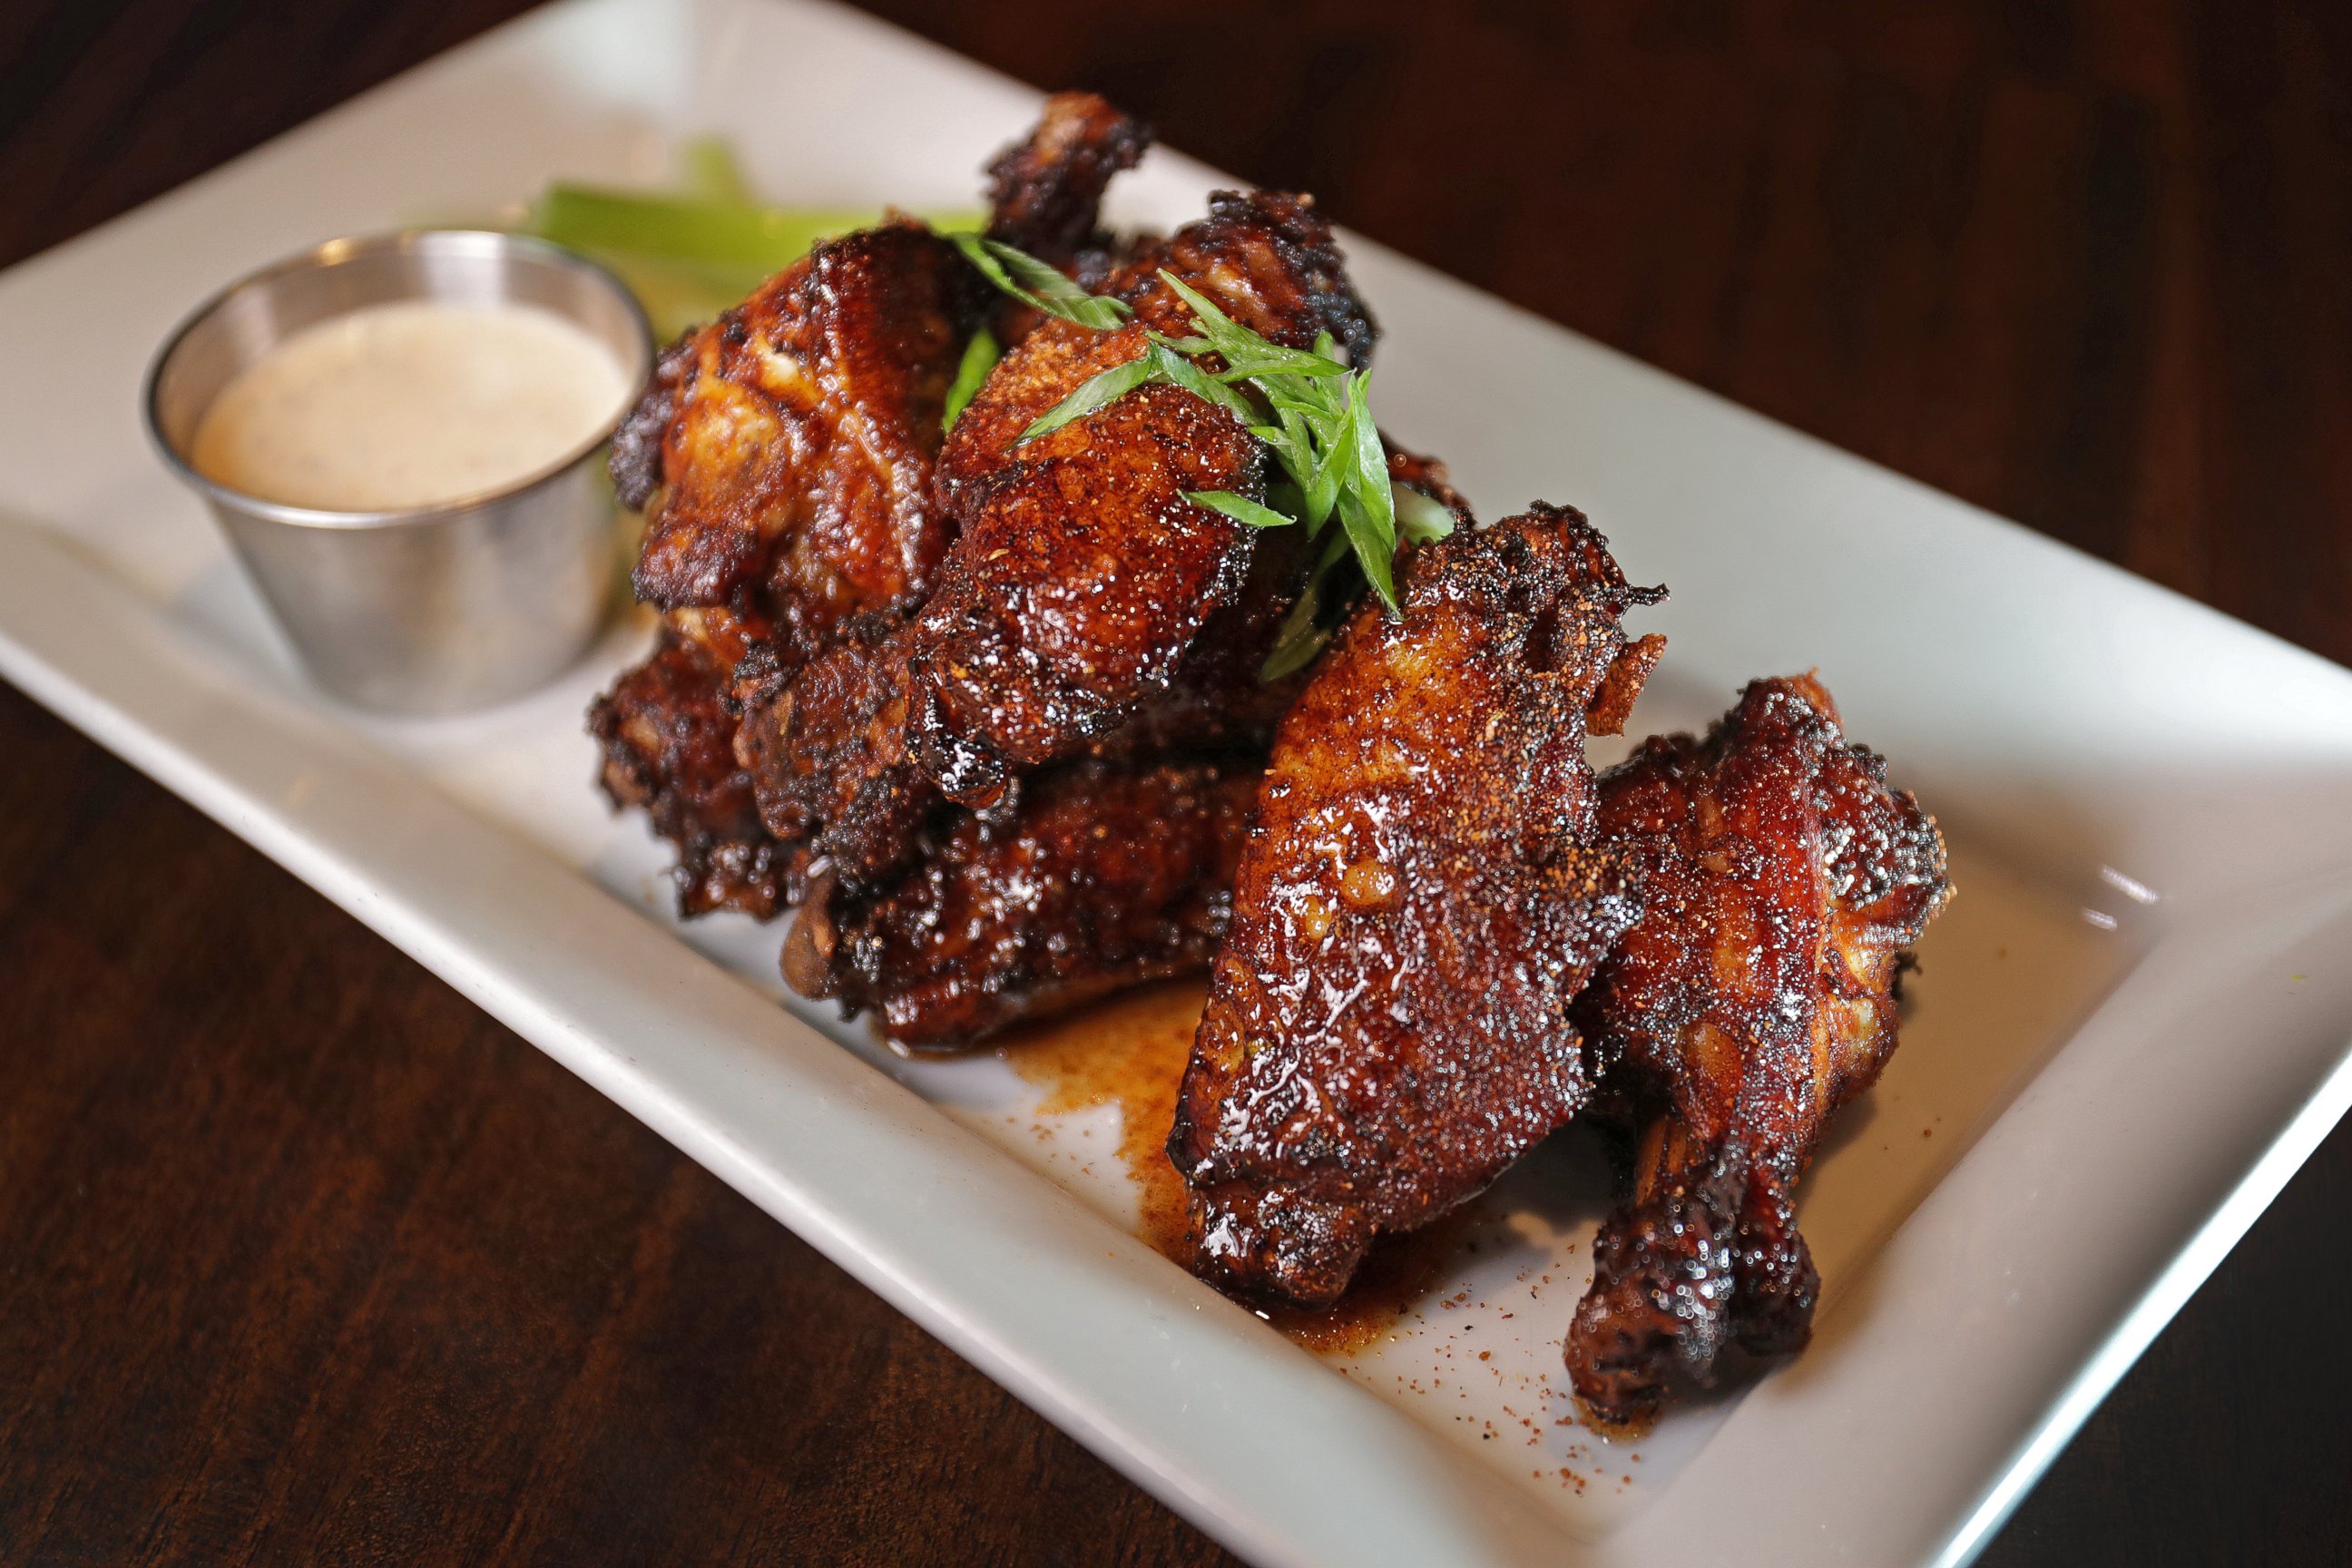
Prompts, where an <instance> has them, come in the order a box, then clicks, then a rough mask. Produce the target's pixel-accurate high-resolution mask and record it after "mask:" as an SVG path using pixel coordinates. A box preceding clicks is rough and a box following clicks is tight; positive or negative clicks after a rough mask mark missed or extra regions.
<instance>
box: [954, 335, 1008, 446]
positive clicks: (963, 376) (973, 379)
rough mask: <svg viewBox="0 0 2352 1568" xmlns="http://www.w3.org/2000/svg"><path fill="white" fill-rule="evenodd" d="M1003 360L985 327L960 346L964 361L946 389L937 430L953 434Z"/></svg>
mask: <svg viewBox="0 0 2352 1568" xmlns="http://www.w3.org/2000/svg"><path fill="white" fill-rule="evenodd" d="M1003 357H1004V349H1003V345H1002V344H1000V343H998V342H997V341H996V334H995V333H994V332H992V331H989V330H988V329H987V328H986V327H982V328H981V329H980V331H976V332H974V333H972V335H971V342H968V343H966V344H964V346H963V360H962V362H961V363H959V364H958V365H957V366H956V374H955V384H953V385H952V386H950V387H949V388H948V400H947V402H946V404H945V405H942V406H941V407H940V429H942V430H952V429H954V428H955V422H956V419H957V417H958V416H961V414H962V413H963V411H964V410H965V409H966V408H967V407H969V406H970V405H971V400H972V398H973V396H974V395H977V394H978V393H979V391H980V384H981V383H982V382H983V381H986V380H987V379H988V373H989V372H990V371H992V370H994V369H995V368H996V362H997V361H998V360H1001V359H1003Z"/></svg>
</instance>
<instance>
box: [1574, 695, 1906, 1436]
mask: <svg viewBox="0 0 2352 1568" xmlns="http://www.w3.org/2000/svg"><path fill="white" fill-rule="evenodd" d="M1601 830H1602V831H1603V832H1604V833H1606V834H1608V835H1610V836H1611V837H1613V838H1616V839H1619V840H1620V841H1622V842H1623V843H1625V844H1627V845H1628V846H1630V847H1633V850H1634V852H1635V853H1636V854H1637V855H1638V856H1639V857H1640V859H1641V862H1642V868H1643V886H1644V897H1645V909H1644V912H1643V916H1642V919H1641V921H1640V922H1639V923H1638V924H1636V925H1635V926H1634V927H1633V930H1632V931H1629V932H1627V933H1626V935H1625V937H1624V939H1623V941H1622V942H1621V943H1620V944H1619V947H1618V950H1617V951H1616V952H1615V953H1613V954H1612V956H1611V958H1610V960H1609V962H1608V963H1607V964H1605V965H1604V966H1603V967H1602V969H1601V972H1600V973H1599V974H1598V975H1597V976H1596V977H1595V978H1594V981H1593V984H1592V986H1591V990H1590V991H1588V992H1587V993H1586V994H1585V995H1584V996H1583V997H1582V998H1581V999H1580V1000H1579V1002H1578V1004H1577V1006H1576V1017H1577V1021H1578V1024H1579V1026H1580V1027H1581V1028H1582V1029H1583V1030H1584V1031H1585V1033H1586V1035H1587V1037H1588V1038H1589V1039H1590V1040H1591V1042H1592V1046H1593V1047H1594V1049H1595V1050H1596V1051H1597V1052H1598V1053H1599V1054H1600V1056H1601V1059H1602V1060H1603V1061H1604V1062H1606V1063H1608V1064H1610V1065H1609V1066H1608V1068H1607V1069H1606V1070H1607V1071H1608V1072H1609V1073H1610V1075H1611V1083H1612V1088H1613V1089H1615V1090H1616V1091H1617V1092H1618V1093H1619V1094H1620V1095H1621V1096H1622V1099H1623V1101H1624V1102H1625V1103H1626V1104H1628V1105H1629V1106H1631V1107H1632V1108H1633V1113H1634V1117H1635V1119H1636V1121H1638V1122H1639V1127H1640V1130H1639V1142H1638V1145H1637V1150H1636V1152H1635V1155H1634V1158H1633V1192H1632V1194H1631V1197H1630V1199H1629V1201H1628V1202H1627V1203H1626V1204H1625V1205H1624V1206H1622V1207H1621V1208H1619V1209H1618V1210H1617V1211H1616V1212H1615V1213H1614V1214H1612V1215H1610V1216H1609V1218H1608V1220H1607V1221H1606V1223H1604V1224H1603V1225H1602V1226H1601V1236H1600V1239H1599V1240H1598V1241H1597V1242H1596V1243H1595V1248H1594V1258H1593V1262H1594V1275H1595V1278H1594V1281H1593V1284H1592V1288H1591V1292H1590V1293H1589V1294H1588V1295H1587V1296H1586V1297H1585V1299H1584V1300H1583V1302H1582V1304H1581V1305H1580V1306H1579V1308H1578V1309H1577V1313H1576V1319H1575V1322H1574V1326H1573V1328H1572V1329H1571V1331H1570V1337H1569V1345H1568V1363H1569V1368H1570V1373H1571V1374H1572V1376H1573V1379H1574V1383H1575V1386H1576V1391H1577V1394H1578V1396H1579V1397H1580V1400H1581V1401H1582V1402H1583V1404H1584V1405H1585V1407H1586V1409H1587V1410H1588V1411H1589V1412H1590V1413H1591V1415H1593V1416H1594V1417H1595V1418H1596V1419H1598V1420H1600V1421H1601V1422H1603V1423H1605V1424H1614V1425H1628V1424H1639V1423H1641V1422H1643V1421H1646V1420H1647V1419H1649V1418H1650V1417H1651V1416H1652V1415H1654V1414H1655V1412H1656V1411H1657V1409H1658V1407H1659V1405H1660V1403H1661V1401H1662V1400H1663V1398H1664V1394H1665V1392H1666V1390H1667V1387H1668V1385H1669V1384H1670V1383H1671V1382H1672V1381H1673V1380H1674V1379H1675V1378H1676V1377H1678V1376H1679V1377H1687V1378H1690V1379H1692V1380H1694V1381H1696V1382H1699V1383H1707V1382H1711V1381H1712V1380H1713V1377H1714V1374H1715V1368H1716V1363H1717V1359H1718V1357H1719V1356H1720V1355H1721V1354H1722V1352H1724V1351H1725V1349H1726V1348H1727V1346H1729V1345H1731V1344H1735V1343H1736V1344H1738V1346H1739V1347H1740V1348H1741V1349H1743V1350H1745V1351H1747V1352H1750V1353H1752V1354H1758V1355H1772V1354H1779V1353H1782V1352H1790V1351H1794V1350H1797V1349H1800V1348H1801V1347H1802V1346H1803V1345H1804V1343H1805V1342H1806V1340H1807V1339H1808V1338H1809V1337H1810V1335H1811V1321H1812V1309H1813V1302H1814V1299H1815V1297H1816V1295H1817V1293H1818V1289H1819V1280H1818V1278H1817V1277H1816V1275H1815V1273H1814V1269H1813V1264H1812V1258H1811V1254H1810V1253H1809V1252H1808V1251H1807V1249H1806V1247H1805V1243H1804V1238H1803V1237H1801V1236H1800V1235H1799V1234H1798V1233H1797V1229H1796V1226H1795V1223H1794V1219H1793V1215H1792V1209H1791V1193H1792V1189H1793V1188H1794V1186H1795V1184H1796V1181H1797V1178H1798V1177H1799V1175H1801V1173H1803V1171H1804V1169H1805V1167H1806V1165H1807V1164H1808V1163H1811V1159H1812V1155H1813V1151H1814V1149H1815V1148H1816V1146H1817V1145H1818V1143H1819V1142H1820V1139H1821V1134H1822V1128H1823V1127H1824V1125H1825V1124H1826V1123H1827V1121H1828V1119H1829V1117H1830V1115H1831V1114H1832V1112H1833V1111H1835V1110H1837V1108H1838V1107H1839V1106H1841V1105H1843V1104H1844V1103H1845V1102H1846V1101H1847V1100H1850V1099H1852V1098H1853V1096H1854V1095H1856V1094H1858V1093H1860V1092H1861V1091H1862V1090H1863V1089H1867V1088H1868V1087H1869V1086H1870V1085H1871V1084H1872V1083H1873V1082H1874V1081H1876V1079H1877V1077H1878V1074H1879V1071H1880V1069H1881V1068H1883V1067H1884V1066H1885V1062H1886V1058H1888V1057H1889V1056H1890V1055H1891V1054H1892V1053H1893V1052H1894V1049H1895V1031H1896V1023H1897V1018H1896V1005H1895V988H1896V982H1897V979H1898V977H1899V975H1900V974H1901V973H1902V970H1903V968H1904V967H1905V965H1906V963H1907V960H1908V951H1907V950H1908V949H1909V947H1910V945H1911V944H1912V943H1913V942H1916V941H1917V940H1918V938H1919V935H1920V933H1921V932H1922V931H1924V930H1926V928H1927V922H1928V921H1930V920H1931V919H1932V918H1934V916H1935V914H1936V911H1937V910H1939V909H1940V908H1942V906H1943V904H1944V902H1945V901H1946V900H1947V899H1948V897H1949V896H1950V885H1949V883H1948V880H1947V879H1946V875H1945V859H1944V845H1943V840H1942V837H1940V836H1939V835H1938V834H1937V829H1936V825H1935V821H1934V819H1933V818H1931V817H1929V816H1927V814H1926V813H1924V812H1923V811H1921V810H1920V809H1919V805H1918V803H1917V802H1916V800H1914V799H1913V798H1912V797H1911V796H1910V795H1907V794H1900V793H1896V792H1895V791H1892V790H1890V789H1888V788H1887V786H1886V783H1885V765H1884V763H1882V762H1881V760H1880V759H1879V758H1878V757H1877V756H1876V755H1875V754H1874V753H1873V752H1869V751H1867V750H1865V749H1864V748H1863V747H1861V746H1856V745H1851V744H1848V743H1847V742H1845V740H1844V738H1843V735H1842V734H1841V733H1840V731H1839V728H1838V719H1837V710H1836V708H1835V706H1834V705H1833V704H1832V702H1831V700H1830V696H1829V693H1828V692H1827V691H1825V690H1823V689H1822V687H1821V685H1820V684H1819V683H1818V682H1817V681H1815V680H1813V679H1811V678H1810V677H1800V678H1797V679H1784V680H1760V681H1758V682H1756V683H1755V684H1754V685H1752V686H1750V687H1749V688H1748V690H1747V692H1746V693H1745V695H1743V696H1742V697H1741V699H1740V701H1739V704H1738V707H1736V708H1734V709H1733V710H1731V712H1730V713H1729V714H1727V716H1726V717H1725V718H1724V719H1723V720H1722V721H1720V722H1718V723H1717V725H1716V726H1715V728H1714V729H1713V730H1711V731H1709V732H1708V733H1707V735H1706V738H1705V739H1703V740H1702V739H1699V738H1696V737H1694V736H1690V735H1676V736H1672V737H1667V738H1661V739H1654V740H1651V741H1649V742H1646V743H1645V744H1644V745H1643V748H1642V749H1641V750H1640V751H1639V752H1636V753H1634V755H1633V757H1632V758H1630V759H1628V760H1627V761H1626V762H1625V763H1622V764H1621V765H1619V766H1618V767H1616V768H1613V769H1612V770H1611V771H1610V772H1609V773H1607V774H1606V775H1604V776H1603V778H1602V779H1601Z"/></svg>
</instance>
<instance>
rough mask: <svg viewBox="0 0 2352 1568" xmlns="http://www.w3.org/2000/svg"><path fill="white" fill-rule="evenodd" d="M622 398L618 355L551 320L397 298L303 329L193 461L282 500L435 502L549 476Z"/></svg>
mask: <svg viewBox="0 0 2352 1568" xmlns="http://www.w3.org/2000/svg"><path fill="white" fill-rule="evenodd" d="M628 393H629V387H628V385H627V384H626V382H625V378H624V373H623V370H622V367H621V365H620V363H619V362H618V361H617V360H616V359H615V358H614V355H613V354H612V353H611V352H610V351H609V350H607V349H606V348H605V346H604V344H603V343H601V342H598V341H597V340H596V339H595V338H594V337H593V336H591V335H590V334H589V333H588V332H587V331H584V330H583V329H582V328H580V327H577V326H574V325H573V324H572V322H570V321H565V320H564V319H562V317H560V316H557V315H555V314H554V313H552V312H551V311H547V310H535V309H532V308H530V307H529V306H521V305H517V306H509V307H503V308H492V309H480V308H473V307H467V306H460V305H450V304H444V303H441V302H438V301H436V300H401V301H398V302H396V303H392V304H384V305H372V306H369V307H367V308H365V309H363V310H354V311H352V312H351V313H350V314H349V315H345V316H338V317H336V318H335V319H333V320H332V321H321V322H320V323H319V324H318V325H317V326H314V327H310V328H307V329H305V330H304V331H300V332H298V333H296V334H294V335H293V336H292V337H290V338H288V339H287V340H286V341H285V342H282V343H280V344H278V346H277V347H276V348H274V349H272V350H271V351H270V352H269V353H267V354H265V355H264V356H263V357H262V358H260V359H259V360H257V361H256V362H255V363H253V364H251V365H249V366H247V368H246V369H245V370H244V371H242V372H240V373H239V374H237V375H236V378H235V379H233V380H232V381H230V382H229V384H227V385H226V387H224V388H223V389H222V390H221V394H220V395H219V396H218V397H216V398H215V399H214V400H213V405H212V406H211V407H210V408H209V409H207V410H206V411H205V417H204V419H203V421H202V423H200V424H199V425H198V426H197V427H196V437H195V440H194V443H193V445H192V446H191V447H190V451H189V460H190V461H191V462H192V463H193V464H194V467H195V469H196V471H197V472H198V473H201V474H203V475H204V476H205V478H206V479H211V480H212V481H213V482H214V483H215V484H219V485H225V486H226V487H228V488H229V489H235V490H239V491H242V492H243V493H245V494H247V495H250V496H257V497H259V498H261V499H262V500H272V501H278V502H280V503H282V504H284V505H288V506H300V507H311V508H316V509H319V510H327V511H395V510H406V509H409V508H413V507H426V506H438V505H442V504H445V503H446V502H450V501H456V500H465V499H467V498H470V497H475V496H480V495H484V494H488V493H490V492H493V491H496V490H499V489H506V488H507V487H509V486H510V485H513V484H515V483H517V482H519V481H520V480H523V479H530V478H531V477H533V476H534V475H537V474H540V473H542V472H545V471H547V470H548V469H551V468H554V467H555V466H557V465H558V464H559V463H561V462H562V460H563V459H565V458H569V457H570V456H571V455H572V454H573V453H574V452H577V451H578V450H580V449H581V448H582V447H583V446H585V445H586V444H587V443H589V442H591V441H593V440H594V439H596V438H597V437H598V436H600V435H601V434H603V433H604V431H605V430H606V429H608V428H609V427H610V426H612V424H613V422H614V420H615V419H617V418H618V417H619V416H620V413H621V406H622V404H623V403H624V401H625V399H626V397H627V395H628Z"/></svg>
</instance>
